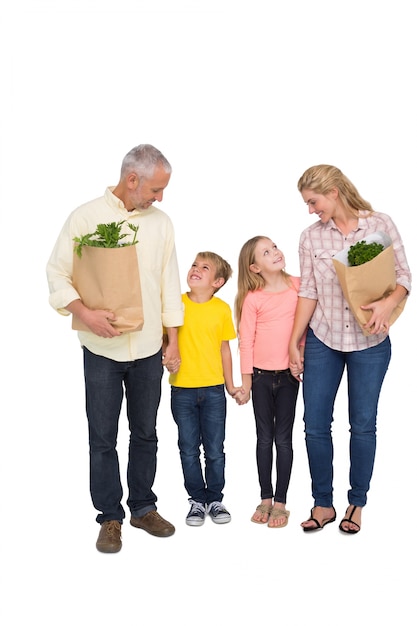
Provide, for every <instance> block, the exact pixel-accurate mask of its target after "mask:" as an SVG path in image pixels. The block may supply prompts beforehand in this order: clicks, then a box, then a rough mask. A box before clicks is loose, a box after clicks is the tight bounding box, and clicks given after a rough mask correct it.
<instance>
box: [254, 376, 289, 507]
mask: <svg viewBox="0 0 417 626" xmlns="http://www.w3.org/2000/svg"><path fill="white" fill-rule="evenodd" d="M299 385H300V383H299V382H298V380H297V379H296V378H294V377H293V376H292V375H291V373H290V370H289V369H288V370H284V371H278V370H277V371H267V370H261V369H259V368H257V367H254V368H253V376H252V404H253V412H254V415H255V423H256V462H257V466H258V478H259V485H260V488H261V499H262V500H266V499H268V498H273V499H274V501H275V502H282V503H284V504H285V503H286V501H287V491H288V485H289V482H290V476H291V469H292V463H293V447H292V431H293V426H294V417H295V409H296V404H297V396H298V389H299ZM274 444H275V449H276V460H275V468H276V480H275V488H273V487H272V466H273V448H274Z"/></svg>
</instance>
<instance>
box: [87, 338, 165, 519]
mask: <svg viewBox="0 0 417 626" xmlns="http://www.w3.org/2000/svg"><path fill="white" fill-rule="evenodd" d="M84 377H85V392H86V410H87V418H88V429H89V443H90V491H91V497H92V500H93V504H94V507H95V508H96V509H97V510H98V511H101V513H100V514H99V515H98V516H97V521H98V522H99V523H100V524H101V523H102V522H104V521H106V520H119V521H122V520H123V519H124V517H125V513H124V509H123V507H122V504H121V500H122V496H123V492H122V485H121V481H120V471H119V460H118V454H117V450H116V445H117V433H118V423H119V416H120V410H121V407H122V401H123V392H124V390H125V392H126V408H127V417H128V422H129V430H130V441H129V460H128V467H127V484H128V489H129V496H128V500H127V505H128V507H129V509H130V511H131V513H132V515H134V516H135V517H140V516H142V515H145V513H147V512H148V511H152V510H155V509H156V505H155V502H156V500H157V498H156V496H155V494H154V493H153V491H152V485H153V483H154V479H155V472H156V452H157V436H156V415H157V411H158V407H159V402H160V398H161V378H162V357H161V351H159V352H158V353H157V354H155V355H153V356H150V357H147V358H145V359H138V360H136V361H128V362H121V363H119V362H118V361H113V360H112V359H107V358H106V357H103V356H97V355H95V354H92V353H91V352H90V351H89V350H87V349H86V348H84Z"/></svg>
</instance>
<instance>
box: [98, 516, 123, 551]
mask: <svg viewBox="0 0 417 626" xmlns="http://www.w3.org/2000/svg"><path fill="white" fill-rule="evenodd" d="M121 535H122V525H121V524H120V522H118V521H116V520H109V521H107V522H103V523H102V525H101V528H100V532H99V535H98V539H97V542H96V548H97V550H98V551H99V552H107V553H109V552H119V550H121V548H122V537H121Z"/></svg>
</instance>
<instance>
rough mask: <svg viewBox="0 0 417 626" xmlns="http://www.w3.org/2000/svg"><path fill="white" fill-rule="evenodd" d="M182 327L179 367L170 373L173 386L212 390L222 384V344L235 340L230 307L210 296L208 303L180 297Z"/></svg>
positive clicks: (185, 296)
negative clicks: (182, 308) (182, 304)
mask: <svg viewBox="0 0 417 626" xmlns="http://www.w3.org/2000/svg"><path fill="white" fill-rule="evenodd" d="M182 301H183V303H184V324H183V326H180V328H179V329H178V346H179V350H180V355H181V366H180V369H179V371H178V373H177V374H171V375H170V377H169V383H170V384H171V385H174V386H175V387H188V388H190V387H212V386H214V385H221V384H223V383H224V376H223V364H222V358H221V345H222V342H223V341H230V340H231V339H235V337H236V331H235V328H234V324H233V318H232V311H231V309H230V307H229V305H228V304H227V303H226V302H224V301H223V300H220V298H216V297H215V296H213V297H212V298H211V299H210V300H208V302H193V301H192V300H190V298H189V297H188V294H186V293H184V294H182Z"/></svg>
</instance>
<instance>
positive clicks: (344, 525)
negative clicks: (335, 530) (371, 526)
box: [339, 504, 362, 535]
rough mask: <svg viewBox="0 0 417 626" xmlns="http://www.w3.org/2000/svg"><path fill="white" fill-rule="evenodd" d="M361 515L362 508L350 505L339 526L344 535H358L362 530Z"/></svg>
mask: <svg viewBox="0 0 417 626" xmlns="http://www.w3.org/2000/svg"><path fill="white" fill-rule="evenodd" d="M361 514H362V507H361V506H355V505H353V504H349V506H348V508H347V509H346V513H345V516H344V518H343V519H342V521H341V522H340V524H339V529H340V530H341V531H342V532H343V533H348V534H350V535H354V534H356V533H358V532H359V531H360V529H361Z"/></svg>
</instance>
